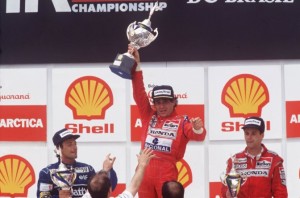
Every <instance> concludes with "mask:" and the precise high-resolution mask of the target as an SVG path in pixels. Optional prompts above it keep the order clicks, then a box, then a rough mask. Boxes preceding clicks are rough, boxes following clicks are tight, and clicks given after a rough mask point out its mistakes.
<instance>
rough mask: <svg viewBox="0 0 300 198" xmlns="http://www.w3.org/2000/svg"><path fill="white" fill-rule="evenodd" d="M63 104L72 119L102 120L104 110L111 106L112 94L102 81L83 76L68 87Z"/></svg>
mask: <svg viewBox="0 0 300 198" xmlns="http://www.w3.org/2000/svg"><path fill="white" fill-rule="evenodd" d="M65 104H66V105H67V106H68V107H69V108H70V109H71V110H72V112H73V117H74V119H86V120H92V119H104V118H105V112H106V110H107V109H108V108H109V107H111V106H112V105H113V94H112V91H111V88H110V87H109V86H108V84H107V83H106V82H105V81H103V80H102V79H100V78H97V77H94V76H83V77H81V78H78V79H77V80H75V81H74V82H72V84H71V85H70V86H69V88H68V90H67V92H66V96H65Z"/></svg>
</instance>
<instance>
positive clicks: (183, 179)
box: [176, 159, 193, 188]
mask: <svg viewBox="0 0 300 198" xmlns="http://www.w3.org/2000/svg"><path fill="white" fill-rule="evenodd" d="M176 167H177V170H178V178H177V181H178V182H180V183H181V184H182V185H183V187H184V188H186V187H187V186H188V185H190V184H191V183H192V181H193V177H192V171H191V168H190V166H189V165H188V163H187V162H186V161H185V160H184V159H181V160H180V161H178V162H177V163H176Z"/></svg>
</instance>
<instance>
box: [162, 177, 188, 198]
mask: <svg viewBox="0 0 300 198" xmlns="http://www.w3.org/2000/svg"><path fill="white" fill-rule="evenodd" d="M162 197H163V198H183V197H184V188H183V186H182V184H181V183H180V182H178V181H166V182H164V184H163V186H162Z"/></svg>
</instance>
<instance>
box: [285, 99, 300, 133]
mask: <svg viewBox="0 0 300 198" xmlns="http://www.w3.org/2000/svg"><path fill="white" fill-rule="evenodd" d="M299 115H300V101H286V136H287V137H288V138H294V137H300V120H298V122H292V123H291V118H292V116H296V117H297V119H298V117H299V118H300V116H299Z"/></svg>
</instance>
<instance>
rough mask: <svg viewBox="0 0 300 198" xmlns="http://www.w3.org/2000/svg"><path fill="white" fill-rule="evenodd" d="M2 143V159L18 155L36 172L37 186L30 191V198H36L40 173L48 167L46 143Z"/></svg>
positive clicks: (33, 186)
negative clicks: (6, 156)
mask: <svg viewBox="0 0 300 198" xmlns="http://www.w3.org/2000/svg"><path fill="white" fill-rule="evenodd" d="M13 144H14V145H13V146H12V145H11V143H1V146H0V157H3V156H5V155H18V156H20V157H22V158H24V159H25V160H27V161H28V162H29V163H30V164H31V166H32V168H33V170H34V172H35V182H36V183H35V184H33V185H32V186H31V187H30V188H29V189H28V197H36V191H37V181H38V178H39V171H40V170H41V169H42V168H44V167H45V166H47V165H48V161H47V149H46V147H45V145H46V144H44V143H35V144H31V143H13Z"/></svg>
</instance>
